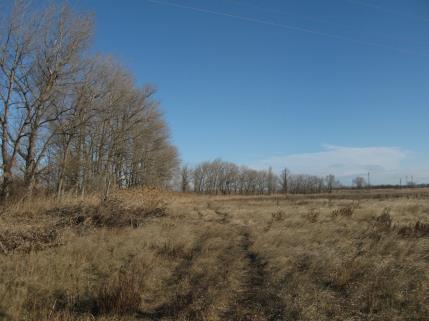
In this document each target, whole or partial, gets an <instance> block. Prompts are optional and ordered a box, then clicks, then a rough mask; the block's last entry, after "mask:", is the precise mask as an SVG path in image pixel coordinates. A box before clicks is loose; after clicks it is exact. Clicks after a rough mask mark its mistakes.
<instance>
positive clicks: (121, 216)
mask: <svg viewBox="0 0 429 321" xmlns="http://www.w3.org/2000/svg"><path fill="white" fill-rule="evenodd" d="M157 204H159V203H157ZM153 205H154V203H152V204H151V206H150V207H149V208H143V207H130V206H127V204H126V202H125V201H123V200H121V199H110V200H108V201H105V202H102V203H101V204H99V205H95V206H91V205H86V204H79V205H75V206H69V207H64V206H62V207H57V208H53V209H50V210H48V211H46V213H45V214H47V215H50V216H54V217H59V220H58V223H57V226H58V227H65V226H87V227H109V228H113V227H138V226H140V225H141V224H142V223H143V222H144V221H145V220H147V219H148V218H155V217H162V216H165V215H166V208H165V207H153Z"/></svg>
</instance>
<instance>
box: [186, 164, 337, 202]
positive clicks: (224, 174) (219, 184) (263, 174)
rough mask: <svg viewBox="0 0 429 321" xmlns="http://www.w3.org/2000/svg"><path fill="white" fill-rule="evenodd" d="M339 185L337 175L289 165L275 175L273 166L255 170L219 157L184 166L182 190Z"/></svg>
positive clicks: (264, 190) (247, 191)
mask: <svg viewBox="0 0 429 321" xmlns="http://www.w3.org/2000/svg"><path fill="white" fill-rule="evenodd" d="M338 187H340V183H339V182H338V181H337V180H336V179H335V176H334V175H328V176H326V177H319V176H314V175H295V174H291V173H290V172H289V170H288V169H286V168H285V169H284V170H283V171H282V172H281V173H280V174H276V173H274V172H273V171H272V169H271V168H268V169H266V170H255V169H251V168H248V167H246V166H239V165H237V164H234V163H231V162H226V161H223V160H220V159H216V160H214V161H206V162H202V163H200V164H198V165H196V166H194V167H190V166H187V165H185V166H183V167H182V168H181V173H180V188H181V191H182V192H195V193H200V194H241V195H262V194H273V193H290V194H310V193H329V192H332V190H334V189H335V188H338Z"/></svg>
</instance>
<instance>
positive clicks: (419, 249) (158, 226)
mask: <svg viewBox="0 0 429 321" xmlns="http://www.w3.org/2000/svg"><path fill="white" fill-rule="evenodd" d="M383 193H386V192H385V191H383ZM114 195H115V197H114V198H113V199H111V200H109V201H108V202H101V201H100V199H99V198H98V197H97V196H96V195H94V196H88V197H87V198H86V199H84V200H76V199H75V198H73V197H66V198H64V199H63V200H62V201H61V202H58V201H56V200H54V199H49V198H47V199H43V200H42V199H40V200H37V201H33V202H25V203H21V204H16V205H13V206H9V207H7V208H3V210H2V212H1V214H0V223H1V225H0V226H1V227H0V320H2V319H4V320H34V321H36V320H37V321H39V320H42V321H43V320H64V321H69V320H94V319H96V320H106V321H113V320H182V321H185V320H187V321H194V320H195V321H197V320H198V321H199V320H204V321H215V320H232V321H234V320H236V321H238V320H240V321H241V320H243V321H244V320H248V321H251V320H253V321H256V320H303V321H304V320H305V321H316V320H317V321H320V320H353V321H355V320H374V321H378V320H380V321H381V320H383V321H384V320H386V321H387V320H395V321H402V320H409V321H411V320H417V321H427V320H429V227H428V226H429V202H428V200H427V199H426V198H425V197H413V196H410V195H409V194H407V195H403V196H402V197H397V196H396V195H395V196H394V197H393V198H389V197H387V196H384V197H374V194H371V195H370V198H368V199H364V198H363V197H362V195H360V196H359V202H357V201H356V198H355V197H351V198H349V197H348V196H349V195H342V197H339V196H338V195H336V196H335V197H330V198H329V199H328V198H326V197H325V196H323V195H322V196H319V197H318V198H317V197H311V198H304V197H292V198H288V199H285V198H284V197H281V196H273V197H248V198H243V197H225V196H217V197H210V196H201V197H197V196H193V195H181V194H174V193H169V194H167V193H164V192H160V191H155V190H144V191H141V190H134V191H118V192H116V193H115V194H114ZM340 195H341V194H340ZM383 195H386V194H383ZM419 195H424V191H419Z"/></svg>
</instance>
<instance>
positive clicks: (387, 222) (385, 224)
mask: <svg viewBox="0 0 429 321" xmlns="http://www.w3.org/2000/svg"><path fill="white" fill-rule="evenodd" d="M376 222H377V224H378V226H379V227H381V228H385V229H390V228H391V227H392V216H391V215H390V208H389V207H386V208H385V209H384V210H383V213H382V214H381V215H380V216H378V217H377V218H376Z"/></svg>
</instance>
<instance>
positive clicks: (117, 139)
mask: <svg viewBox="0 0 429 321" xmlns="http://www.w3.org/2000/svg"><path fill="white" fill-rule="evenodd" d="M92 30H93V22H92V18H91V16H90V15H88V14H82V13H80V12H79V13H78V12H74V11H73V10H71V9H70V8H69V7H68V6H66V5H61V6H57V5H51V6H49V7H43V8H33V7H31V6H30V5H29V4H28V3H26V2H16V4H15V5H14V7H13V8H12V9H11V12H10V14H6V15H5V13H4V12H3V13H0V149H1V155H0V156H1V159H0V162H1V164H0V165H1V166H0V170H1V181H0V197H1V199H3V200H4V199H6V198H8V196H9V195H11V193H13V192H14V191H15V192H16V191H18V190H19V191H21V192H22V191H24V192H25V193H26V194H28V195H31V193H32V192H33V191H34V190H35V189H36V188H38V187H43V188H44V189H47V190H50V191H55V192H56V193H57V194H58V195H61V194H62V193H64V192H65V191H73V192H75V193H76V194H84V193H85V192H87V191H91V190H100V191H103V192H104V193H108V191H109V189H110V188H111V187H113V186H119V187H131V186H137V185H150V186H165V185H166V184H167V183H168V182H169V181H170V180H171V177H172V176H173V174H174V171H175V169H176V168H177V166H178V159H177V152H176V149H175V147H174V146H172V144H171V143H170V139H169V131H168V128H167V126H166V123H165V121H164V119H163V117H162V114H161V112H160V110H159V106H158V104H157V102H156V101H155V100H154V98H153V95H154V92H155V90H154V88H152V87H150V86H146V87H137V86H136V84H135V82H134V80H133V77H132V75H130V73H129V72H127V71H126V70H124V68H122V67H121V66H120V64H119V63H117V62H115V61H114V60H113V59H111V58H108V57H103V56H100V55H97V56H94V55H90V54H89V52H88V48H89V45H90V41H91V34H92Z"/></svg>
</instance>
